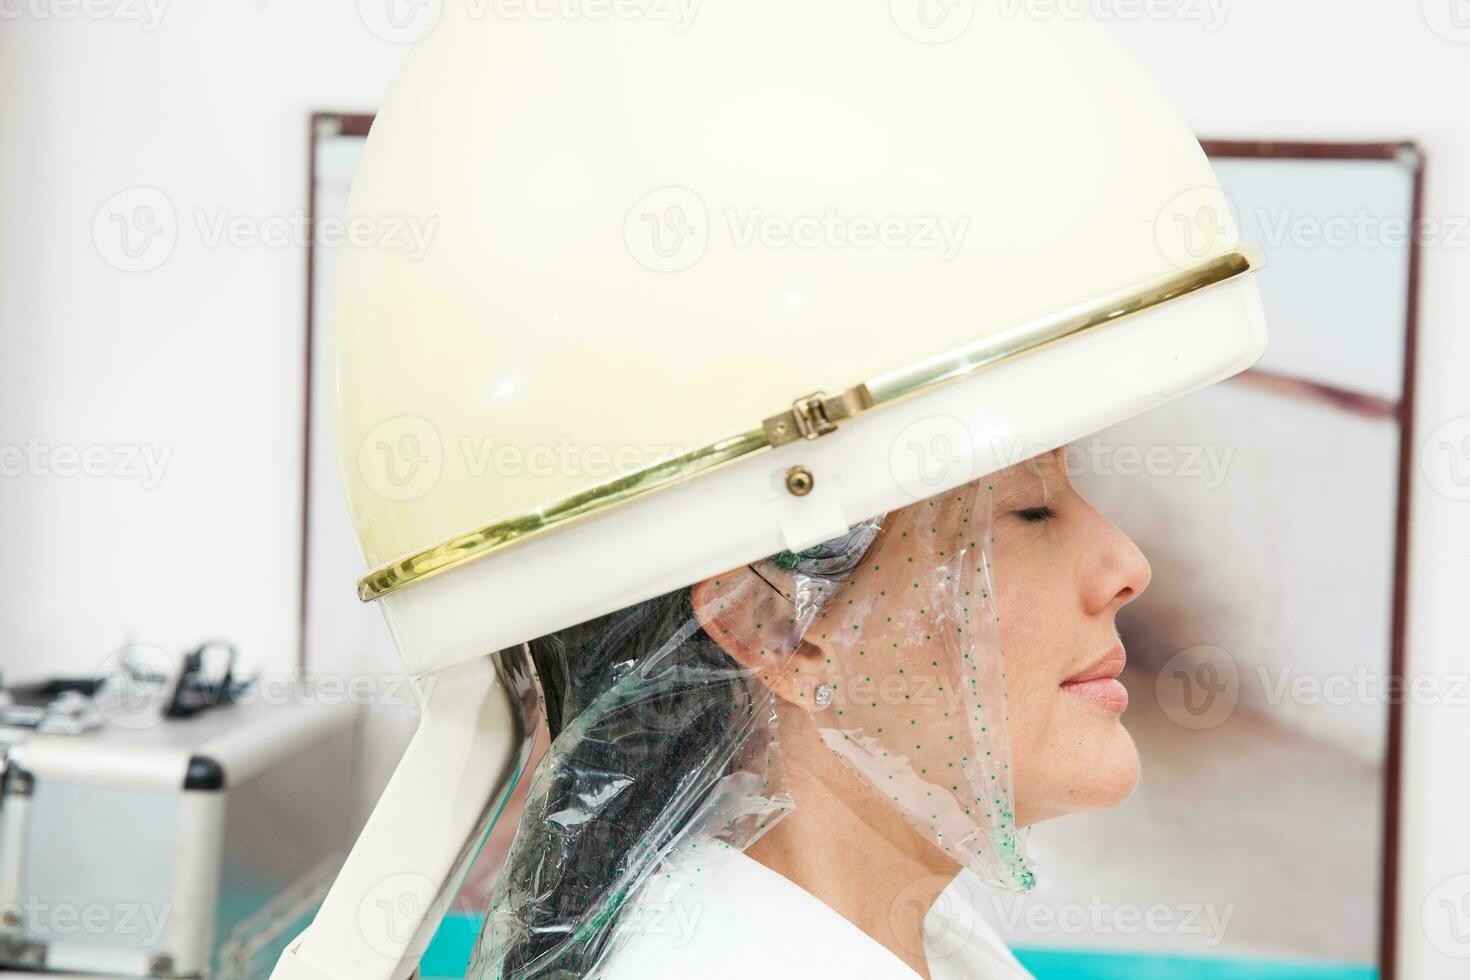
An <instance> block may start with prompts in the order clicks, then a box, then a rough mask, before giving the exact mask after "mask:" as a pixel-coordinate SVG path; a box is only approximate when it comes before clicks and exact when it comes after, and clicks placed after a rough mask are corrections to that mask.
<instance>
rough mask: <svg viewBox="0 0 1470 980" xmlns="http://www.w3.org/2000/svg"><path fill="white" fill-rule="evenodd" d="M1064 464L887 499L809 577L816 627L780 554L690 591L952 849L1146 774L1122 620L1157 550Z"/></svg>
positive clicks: (719, 631) (735, 645) (834, 740)
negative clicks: (845, 565) (861, 532)
mask: <svg viewBox="0 0 1470 980" xmlns="http://www.w3.org/2000/svg"><path fill="white" fill-rule="evenodd" d="M1065 464H1066V455H1065V452H1064V451H1058V452H1056V453H1050V454H1047V455H1046V456H1043V457H1040V458H1038V459H1035V460H1031V461H1029V462H1027V463H1023V464H1021V465H1019V466H1015V467H1012V468H1010V469H1008V470H1005V471H1003V472H1001V473H998V474H995V475H994V476H991V477H988V478H986V479H985V480H982V481H979V482H978V483H976V484H971V485H969V486H966V487H962V488H960V489H958V490H954V491H950V492H949V493H946V494H942V495H940V496H938V497H935V498H932V499H929V500H924V501H920V502H919V503H917V504H914V505H911V506H909V507H906V508H904V509H902V510H899V511H896V512H894V513H891V514H889V515H888V516H887V517H885V518H884V519H883V522H882V525H883V526H882V531H881V533H879V535H878V536H877V539H876V540H875V541H873V542H872V544H871V547H870V548H869V549H868V550H867V552H866V553H865V555H863V556H862V557H861V559H860V560H859V561H858V562H857V564H856V567H854V568H852V569H851V571H849V572H844V573H842V574H841V576H840V578H839V579H838V580H836V581H829V582H827V583H826V584H822V581H823V580H820V579H819V580H808V583H809V584H810V585H811V587H812V588H814V589H815V590H816V591H817V592H818V593H820V594H821V595H823V596H825V598H824V599H823V600H822V602H821V603H820V611H819V612H817V613H816V615H815V618H814V619H812V620H811V621H810V623H809V624H808V625H804V626H803V625H800V624H798V621H797V618H796V617H795V616H793V615H792V613H791V610H792V609H793V608H798V607H799V606H800V605H801V604H800V603H796V602H794V596H796V595H797V593H798V592H799V591H801V589H802V588H805V586H802V585H800V582H801V581H802V580H801V577H800V576H799V575H796V576H793V575H790V574H789V573H785V572H783V571H782V570H781V569H780V568H779V567H776V566H775V565H774V564H773V563H771V562H763V563H760V564H759V565H758V566H756V567H755V568H753V569H746V570H741V571H737V572H734V573H731V574H730V575H727V576H722V578H721V580H715V581H712V582H710V583H704V584H703V585H702V586H700V587H699V588H697V589H696V605H697V606H700V607H703V608H706V609H708V610H709V615H708V617H707V621H706V628H707V629H708V630H710V631H711V635H714V636H715V637H716V638H717V639H719V640H720V642H721V643H722V644H723V645H724V646H725V647H726V648H727V649H728V650H729V651H730V652H731V653H732V654H734V655H735V656H736V658H737V659H738V660H740V661H741V662H742V663H745V664H746V665H747V666H749V667H752V668H755V669H757V670H758V671H759V676H760V677H761V678H762V679H763V680H764V681H765V683H766V684H767V685H768V686H770V687H772V688H773V689H774V690H775V691H776V692H777V693H778V694H779V695H780V696H781V697H783V698H784V699H785V700H787V701H789V702H791V703H792V704H793V705H796V706H799V707H801V708H803V709H805V711H806V712H810V715H809V717H810V718H811V720H812V723H813V725H814V727H815V730H816V731H817V732H818V733H819V736H820V738H821V740H822V741H823V742H824V743H825V744H826V746H827V748H828V749H830V750H831V751H832V752H834V753H835V754H837V755H838V756H840V757H842V758H844V759H845V760H846V761H847V762H848V763H849V764H850V765H851V766H852V767H853V768H854V769H856V770H857V771H859V772H862V773H863V774H864V775H865V776H866V777H867V778H868V780H869V781H870V782H871V783H872V784H873V785H874V786H875V787H877V788H879V789H880V790H881V791H882V792H884V793H885V794H886V795H887V796H888V797H889V798H890V799H891V800H892V801H894V802H896V803H897V804H898V805H899V807H900V808H901V809H903V810H904V811H905V813H906V815H907V816H908V818H909V819H910V821H911V823H912V824H913V825H914V827H915V829H916V830H918V831H919V832H920V833H921V834H922V835H923V836H925V837H926V838H928V839H930V840H931V841H934V842H935V843H937V844H938V845H939V846H940V847H941V848H942V849H943V850H944V851H945V852H946V853H949V854H950V855H951V856H952V857H954V858H956V859H958V860H960V861H961V862H962V863H964V862H966V861H967V860H968V858H967V857H966V855H967V854H972V853H974V852H976V851H983V850H984V849H985V848H986V847H987V844H986V842H985V840H984V838H985V834H986V831H985V828H989V829H991V830H993V829H994V828H996V827H1004V826H1007V825H1010V826H1015V825H1020V826H1024V825H1027V824H1030V823H1035V822H1037V821H1040V820H1044V819H1047V818H1049V817H1054V816H1059V815H1061V814H1063V813H1068V812H1071V811H1075V810H1082V809H1091V808H1098V807H1106V806H1111V805H1114V804H1116V803H1118V802H1121V801H1122V800H1123V799H1124V798H1126V797H1127V795H1128V794H1129V793H1130V792H1131V791H1132V789H1133V786H1134V784H1135V783H1136V782H1137V778H1138V757H1137V754H1136V752H1135V750H1134V747H1133V742H1132V740H1131V739H1130V738H1129V736H1128V734H1127V732H1126V731H1125V730H1124V729H1123V727H1122V725H1121V724H1120V721H1119V719H1120V717H1121V715H1122V713H1123V709H1124V708H1125V707H1126V705H1127V692H1126V691H1124V690H1123V688H1122V686H1121V685H1120V684H1119V683H1118V682H1117V681H1116V680H1115V679H1114V678H1115V677H1116V676H1117V674H1118V672H1119V671H1121V670H1122V666H1123V653H1122V647H1121V644H1120V643H1119V641H1118V636H1117V631H1116V627H1115V625H1114V618H1115V616H1116V614H1117V611H1118V610H1119V609H1120V608H1122V607H1123V606H1124V605H1126V604H1127V603H1128V602H1130V601H1131V600H1132V599H1133V598H1134V597H1135V596H1137V595H1138V594H1139V593H1140V592H1142V591H1143V589H1144V588H1145V587H1146V586H1147V584H1148V578H1149V569H1148V563H1147V562H1146V561H1145V560H1144V558H1143V556H1142V555H1141V554H1140V553H1139V552H1138V549H1137V548H1135V547H1134V545H1133V543H1132V542H1131V541H1129V540H1128V538H1127V537H1126V536H1124V535H1123V534H1122V533H1121V532H1119V531H1118V530H1117V529H1116V528H1115V527H1113V525H1112V524H1110V523H1109V522H1108V521H1107V520H1106V519H1104V518H1103V517H1102V515H1100V514H1099V513H1098V512H1097V511H1096V510H1094V509H1093V508H1092V507H1091V506H1090V505H1088V504H1087V502H1086V501H1084V500H1083V499H1082V497H1081V496H1080V495H1078V493H1077V492H1076V491H1075V490H1074V489H1073V488H1072V485H1071V482H1070V480H1069V479H1068V475H1067V471H1066V465H1065ZM987 514H988V515H989V520H988V521H987ZM987 530H988V531H989V533H990V542H989V544H988V546H987V545H985V544H984V538H985V535H986V532H987ZM761 579H763V580H764V582H761V581H760V580H761ZM992 592H993V594H992ZM737 595H738V596H739V597H740V598H737ZM791 630H795V631H796V632H795V633H794V634H792V635H790V636H786V634H787V633H788V632H790V631H791ZM793 647H794V649H793ZM1002 651H1003V653H1002ZM1002 675H1003V676H1002ZM1002 691H1003V692H1004V695H1005V697H1004V698H1002V697H1000V696H999V695H1000V693H1001V692H1002ZM818 692H820V697H819V694H818ZM1007 732H1008V733H1009V739H1010V751H1009V753H1008V752H1007V751H1006V749H1005V735H1006V733H1007ZM1008 782H1010V783H1012V784H1013V790H1012V791H1011V792H1007V791H1006V789H1005V786H1006V784H1007V783H1008ZM977 829H979V830H980V836H979V837H972V836H971V835H974V834H975V833H976V831H977ZM990 846H994V845H993V842H992V844H991V845H990ZM1002 849H1003V848H1002ZM1000 860H1001V861H1002V862H1004V860H1005V855H1004V854H1002V855H1001V856H1000Z"/></svg>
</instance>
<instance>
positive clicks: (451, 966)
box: [421, 915, 1378, 980]
mask: <svg viewBox="0 0 1470 980" xmlns="http://www.w3.org/2000/svg"><path fill="white" fill-rule="evenodd" d="M479 934H480V919H479V917H478V916H471V915H451V916H448V917H446V918H445V919H444V924H443V925H441V926H440V927H439V932H438V933H437V934H436V935H435V936H434V941H433V943H432V944H430V946H429V951H428V952H427V953H425V954H424V959H423V963H422V964H421V969H422V971H423V973H422V975H423V977H424V980H445V978H450V977H463V976H464V974H465V970H466V969H468V967H469V963H470V953H471V951H473V950H474V948H475V939H476V938H477V937H478V936H479ZM1015 953H1016V958H1017V959H1019V960H1020V961H1021V962H1022V964H1024V965H1025V967H1026V969H1028V970H1030V971H1031V972H1032V973H1033V974H1035V975H1036V980H1378V970H1377V969H1375V968H1374V967H1371V966H1343V965H1338V964H1331V963H1289V962H1284V961H1279V960H1236V959H1225V958H1220V959H1200V958H1198V957H1191V956H1153V955H1148V954H1142V953H1140V954H1127V953H1088V952H1071V951H1067V950H1056V949H1028V948H1024V947H1023V948H1020V949H1017V950H1016V951H1015Z"/></svg>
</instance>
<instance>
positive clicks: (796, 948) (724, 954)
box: [598, 839, 1031, 980]
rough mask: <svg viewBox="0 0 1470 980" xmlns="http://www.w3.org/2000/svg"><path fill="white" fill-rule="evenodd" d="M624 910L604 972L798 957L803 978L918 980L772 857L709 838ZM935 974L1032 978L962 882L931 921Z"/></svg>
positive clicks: (672, 974) (653, 978) (711, 979)
mask: <svg viewBox="0 0 1470 980" xmlns="http://www.w3.org/2000/svg"><path fill="white" fill-rule="evenodd" d="M680 851H681V853H680V854H679V855H678V858H677V859H676V860H675V861H674V862H673V863H674V864H675V865H676V867H674V868H673V869H666V870H665V871H664V872H661V873H660V874H658V875H656V876H655V878H654V879H653V880H651V881H650V882H648V883H647V884H646V885H645V886H644V888H643V889H642V891H641V892H640V894H639V896H638V900H637V901H636V902H633V903H629V905H628V907H627V908H626V909H625V911H624V914H623V922H622V924H621V925H622V928H623V929H625V930H626V937H627V938H626V944H625V945H623V946H622V947H621V949H619V950H618V952H617V953H616V954H615V955H614V956H613V957H612V958H611V959H610V961H609V962H608V963H607V964H605V966H604V967H603V969H602V970H600V971H599V973H598V976H599V977H601V978H602V980H686V978H688V977H691V976H697V977H700V978H702V980H749V978H750V977H751V976H752V975H766V976H770V975H773V970H772V968H773V967H778V968H779V966H780V965H783V964H784V965H799V967H800V971H801V972H800V975H801V976H802V977H803V978H804V980H917V978H918V974H916V973H915V972H914V971H913V970H911V969H909V967H908V965H907V964H905V963H904V962H903V961H902V960H900V959H899V958H898V957H897V956H895V955H894V954H893V953H892V952H891V951H889V950H888V949H887V948H886V947H884V946H882V945H881V944H879V943H878V942H877V941H875V940H874V939H872V938H871V937H870V936H868V935H867V934H866V933H864V932H863V931H862V930H861V929H859V928H858V927H857V926H855V925H853V924H852V923H851V922H848V921H847V920H846V919H844V918H843V917H842V916H840V915H838V914H837V913H836V912H835V911H833V910H832V909H830V908H828V907H827V906H826V905H824V904H822V902H820V901H818V900H817V899H816V898H814V897H813V896H812V895H810V894H808V893H807V892H805V891H803V890H802V889H801V888H800V887H799V886H797V885H795V884H793V883H792V882H790V881H788V880H787V879H785V878H783V877H782V876H781V875H779V874H777V873H776V872H774V871H772V870H771V869H769V868H767V867H766V866H765V865H763V864H761V863H759V862H758V861H755V860H754V859H752V858H749V857H746V856H745V855H744V854H742V853H740V852H739V851H736V850H734V849H733V848H730V847H728V846H727V845H724V844H720V843H718V842H716V841H711V840H709V839H704V840H701V841H699V842H698V843H697V844H691V845H686V846H685V847H684V848H681V849H680ZM925 925H926V929H925V933H926V937H928V938H929V946H928V954H929V955H928V958H929V970H930V974H931V975H932V977H933V980H1030V978H1031V974H1029V973H1027V972H1026V970H1025V969H1024V968H1023V967H1022V966H1021V965H1020V964H1019V963H1017V962H1016V959H1015V957H1014V956H1012V955H1011V953H1010V950H1008V949H1006V947H1005V944H1004V943H1002V942H1001V940H1000V937H999V936H998V935H996V933H995V931H994V930H993V929H992V928H991V927H990V925H989V924H988V923H986V922H985V921H984V920H983V919H982V918H981V917H980V916H979V915H978V914H976V912H975V909H974V906H973V904H972V903H971V902H970V900H969V898H968V896H967V895H966V894H965V889H964V887H963V886H962V885H958V884H957V885H955V886H953V887H952V888H951V889H949V890H948V891H946V892H945V897H944V900H942V901H940V902H938V903H936V905H935V907H934V909H932V910H931V912H930V916H929V919H928V920H927V921H926V923H925Z"/></svg>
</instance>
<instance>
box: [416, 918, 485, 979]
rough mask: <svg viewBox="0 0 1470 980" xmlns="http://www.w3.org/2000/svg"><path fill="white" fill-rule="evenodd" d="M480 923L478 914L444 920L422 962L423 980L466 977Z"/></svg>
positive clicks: (478, 934)
mask: <svg viewBox="0 0 1470 980" xmlns="http://www.w3.org/2000/svg"><path fill="white" fill-rule="evenodd" d="M480 921H481V920H480V917H479V916H477V915H446V916H445V917H444V921H443V922H442V923H441V924H440V925H439V931H438V932H436V933H435V934H434V941H433V942H431V943H430V944H429V949H428V951H427V952H426V953H424V958H423V959H422V960H421V961H420V962H419V975H420V976H421V977H423V980H442V978H445V977H462V976H464V971H465V970H467V969H469V965H470V953H472V952H474V949H475V940H476V939H478V938H479V936H480Z"/></svg>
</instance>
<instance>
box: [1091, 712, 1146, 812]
mask: <svg viewBox="0 0 1470 980" xmlns="http://www.w3.org/2000/svg"><path fill="white" fill-rule="evenodd" d="M1109 728H1110V729H1111V731H1109V732H1108V733H1107V735H1105V736H1104V737H1102V738H1100V739H1098V741H1097V743H1096V745H1097V758H1096V765H1097V768H1096V769H1095V770H1093V775H1092V778H1091V779H1090V780H1089V782H1091V783H1092V786H1091V787H1090V792H1089V793H1088V794H1087V795H1088V796H1089V797H1090V804H1089V805H1087V806H1084V807H1082V808H1081V809H1086V810H1110V809H1112V808H1113V807H1115V806H1118V805H1120V804H1122V803H1123V802H1124V801H1125V800H1127V799H1128V797H1130V796H1132V795H1133V791H1134V790H1135V789H1137V788H1138V778H1139V775H1140V763H1139V761H1138V747H1137V746H1136V745H1134V744H1133V736H1132V735H1130V734H1128V729H1126V728H1124V727H1123V723H1122V721H1114V722H1112V723H1111V724H1110V725H1109Z"/></svg>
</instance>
